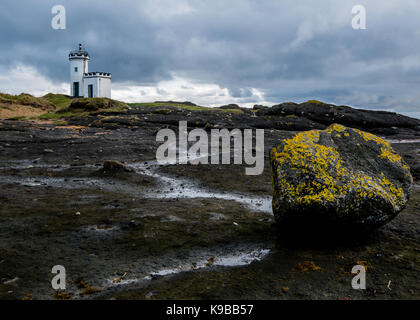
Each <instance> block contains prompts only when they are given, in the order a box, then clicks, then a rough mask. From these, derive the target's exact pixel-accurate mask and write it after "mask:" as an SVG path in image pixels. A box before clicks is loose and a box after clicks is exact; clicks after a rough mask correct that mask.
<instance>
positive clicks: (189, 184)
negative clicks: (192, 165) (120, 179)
mask: <svg viewBox="0 0 420 320" xmlns="http://www.w3.org/2000/svg"><path fill="white" fill-rule="evenodd" d="M128 166H129V167H131V168H133V169H135V170H136V171H138V172H141V173H142V174H144V175H148V176H150V177H153V178H155V179H157V180H158V181H159V182H160V184H161V186H162V187H161V188H160V189H159V191H160V192H155V191H153V192H148V193H147V194H146V196H147V197H150V198H160V199H176V198H187V199H190V198H210V199H222V200H232V201H236V202H238V203H241V204H244V205H246V206H247V207H248V208H249V209H251V210H254V211H259V212H264V213H268V214H272V206H271V197H257V196H253V195H246V194H238V193H233V192H223V191H220V192H218V191H211V190H208V189H206V188H202V187H200V186H198V185H197V184H196V183H194V182H193V181H191V180H188V179H182V178H172V177H171V176H169V175H164V174H162V173H160V172H157V168H159V167H160V166H161V165H159V164H158V163H157V162H156V161H153V162H147V163H143V162H142V163H131V164H129V165H128ZM162 166H163V165H162Z"/></svg>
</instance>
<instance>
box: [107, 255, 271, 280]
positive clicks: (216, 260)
mask: <svg viewBox="0 0 420 320" xmlns="http://www.w3.org/2000/svg"><path fill="white" fill-rule="evenodd" d="M270 251H271V250H270V249H255V250H251V251H249V252H242V253H237V254H232V255H222V256H219V257H213V256H211V257H209V258H207V259H204V258H202V259H201V260H200V261H198V262H189V263H188V264H187V263H185V264H181V265H179V266H177V267H175V268H167V269H161V270H158V271H155V272H152V273H150V274H149V275H147V276H143V277H139V278H134V279H120V280H119V281H118V282H115V281H114V279H115V278H113V279H107V283H108V285H113V286H121V285H129V284H134V283H139V282H142V281H150V280H152V279H155V278H159V277H165V276H170V275H174V274H177V273H180V272H187V271H192V270H199V269H204V268H210V267H212V266H222V267H239V266H246V265H249V264H251V263H252V262H255V261H260V260H262V259H263V258H264V257H266V256H267V255H268V254H269V253H270Z"/></svg>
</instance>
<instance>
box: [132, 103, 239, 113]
mask: <svg viewBox="0 0 420 320" xmlns="http://www.w3.org/2000/svg"><path fill="white" fill-rule="evenodd" d="M128 105H129V106H132V107H175V108H179V109H184V110H190V111H222V112H231V113H243V111H242V110H240V109H220V108H211V107H203V106H196V105H193V104H190V103H178V102H170V101H169V102H143V103H129V104H128Z"/></svg>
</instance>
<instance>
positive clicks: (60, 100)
mask: <svg viewBox="0 0 420 320" xmlns="http://www.w3.org/2000/svg"><path fill="white" fill-rule="evenodd" d="M44 98H45V99H48V100H49V101H51V102H52V103H54V104H55V105H56V107H57V108H58V110H57V111H55V112H49V113H45V114H43V115H41V116H39V119H41V120H56V119H65V118H70V117H74V116H79V117H83V116H88V115H89V114H90V113H93V112H101V111H106V112H121V111H123V110H126V109H127V108H128V105H127V104H125V103H123V102H120V101H117V100H112V99H108V98H81V99H71V98H70V97H68V96H65V95H61V94H52V93H49V94H47V95H45V96H44Z"/></svg>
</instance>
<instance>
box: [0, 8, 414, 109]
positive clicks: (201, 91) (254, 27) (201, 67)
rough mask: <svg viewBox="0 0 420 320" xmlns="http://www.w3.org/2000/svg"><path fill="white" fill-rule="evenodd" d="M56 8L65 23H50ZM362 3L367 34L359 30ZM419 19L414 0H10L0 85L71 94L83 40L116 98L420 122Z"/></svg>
mask: <svg viewBox="0 0 420 320" xmlns="http://www.w3.org/2000/svg"><path fill="white" fill-rule="evenodd" d="M56 4H60V5H63V6H64V7H65V8H66V15H67V19H66V22H67V28H66V29H65V30H54V29H53V28H52V27H51V19H52V17H53V16H54V15H53V14H52V13H51V8H52V7H53V6H54V5H56ZM356 4H361V5H364V6H365V8H366V11H367V29H366V30H354V29H353V28H352V25H351V21H352V18H353V15H352V12H351V11H352V7H353V6H354V5H356ZM419 17H420V2H418V1H416V0H402V1H396V0H391V1H383V0H369V1H368V0H365V1H333V0H321V1H310V0H306V1H303V0H293V1H291V0H290V1H289V0H283V1H278V0H265V1H257V0H236V1H235V0H231V1H226V0H224V1H218V0H213V1H204V0H191V1H188V0H147V1H146V0H142V1H128V0H123V1H107V0H85V1H81V0H71V1H70V0H65V1H64V0H63V1H61V2H58V1H56V0H54V1H47V0H44V1H37V2H34V1H29V0H20V1H11V0H3V1H1V3H0V39H1V41H0V71H1V73H0V91H8V92H11V93H20V92H22V91H26V92H30V93H34V94H42V93H46V92H48V91H60V92H67V91H66V90H68V89H67V84H66V82H67V81H68V76H69V74H68V73H69V67H68V61H67V58H68V53H69V51H70V50H74V49H76V48H77V45H78V43H83V44H84V46H85V48H86V50H87V51H88V52H89V53H90V55H91V59H92V60H91V64H90V70H91V71H105V72H111V73H112V74H113V97H114V98H118V99H120V100H125V101H147V100H153V99H154V100H165V99H177V100H192V101H194V102H196V103H200V104H206V105H211V106H215V105H220V104H225V103H232V102H235V103H239V104H241V105H244V106H251V105H253V104H255V103H258V104H261V103H265V104H275V103H280V102H283V101H296V102H301V101H305V100H308V99H318V100H322V101H326V102H331V103H336V104H348V105H352V106H355V107H360V108H369V109H382V110H392V111H397V112H400V113H404V114H406V115H409V116H414V117H420V102H419V101H420V90H419V89H420V19H419Z"/></svg>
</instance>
